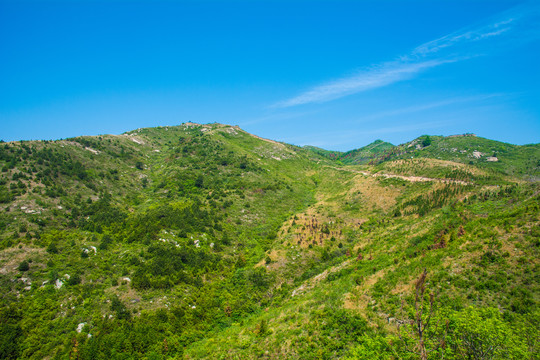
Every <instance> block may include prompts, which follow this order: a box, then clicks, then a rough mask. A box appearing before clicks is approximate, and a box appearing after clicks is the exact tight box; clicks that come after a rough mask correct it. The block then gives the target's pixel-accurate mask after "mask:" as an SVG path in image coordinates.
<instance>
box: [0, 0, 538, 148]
mask: <svg viewBox="0 0 540 360" xmlns="http://www.w3.org/2000/svg"><path fill="white" fill-rule="evenodd" d="M538 64H540V2H538V1H532V2H531V1H502V0H501V1H496V0H492V1H487V0H461V1H458V0H438V1H434V0H430V1H427V0H426V1H397V0H394V1H385V0H378V1H375V0H366V1H316V0H315V1H294V0H289V1H279V0H277V1H276V0H275V1H256V0H255V1H225V0H223V1H127V0H112V1H83V0H71V1H54V2H53V1H45V0H41V1H39V0H34V1H27V0H17V1H15V0H9V1H6V0H0V139H3V140H5V141H12V140H20V139H25V140H28V139H59V138H66V137H72V136H78V135H97V134H106V133H112V134H119V133H122V132H124V131H129V130H132V129H135V128H139V127H151V126H159V125H176V124H181V123H183V122H188V121H193V122H198V123H208V122H220V123H226V124H231V125H239V126H241V127H242V128H243V129H245V130H247V131H249V132H252V133H255V134H257V135H259V136H263V137H267V138H272V139H276V140H280V141H286V142H289V143H292V144H296V145H306V144H310V145H316V146H320V147H323V148H327V149H332V150H350V149H353V148H357V147H361V146H364V145H367V144H368V143H370V142H372V141H374V140H376V139H383V140H386V141H390V142H392V143H394V144H399V143H402V142H405V141H408V140H411V139H413V138H415V137H417V136H419V135H422V134H432V135H451V134H457V133H467V132H472V133H476V134H478V135H479V136H483V137H487V138H491V139H495V140H500V141H505V142H510V143H515V144H525V143H537V142H539V141H540V85H539V84H540V65H538Z"/></svg>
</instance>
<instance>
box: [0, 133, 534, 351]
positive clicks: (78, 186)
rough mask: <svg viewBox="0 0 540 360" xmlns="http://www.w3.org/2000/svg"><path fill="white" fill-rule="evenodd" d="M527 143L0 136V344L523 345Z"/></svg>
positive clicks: (527, 301)
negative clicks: (334, 147)
mask: <svg viewBox="0 0 540 360" xmlns="http://www.w3.org/2000/svg"><path fill="white" fill-rule="evenodd" d="M454 149H455V150H454ZM539 149H540V147H539V145H538V144H535V145H527V146H516V145H510V144H504V143H500V142H496V141H492V140H488V139H482V138H479V137H476V136H472V135H467V136H458V137H438V136H429V137H428V136H422V137H420V138H418V139H415V140H413V141H411V142H409V143H406V144H401V145H398V146H392V145H391V144H388V143H384V142H382V141H376V142H374V143H373V144H370V145H368V146H367V147H364V148H361V149H358V150H353V151H351V152H348V153H340V152H330V151H326V150H323V149H318V148H314V147H297V146H293V145H289V144H285V143H280V142H276V141H273V140H269V139H263V138H260V137H258V136H255V135H252V134H249V133H247V132H245V131H243V130H242V129H240V128H238V127H233V126H228V125H222V124H207V125H199V124H194V123H186V124H182V125H179V126H169V127H158V128H146V129H137V130H134V131H130V132H127V133H124V134H122V135H103V136H93V137H90V136H82V137H76V138H71V139H65V140H58V141H21V142H10V143H3V144H0V168H1V169H2V172H1V173H0V204H1V205H2V207H1V210H2V211H1V212H0V287H1V289H2V291H1V292H0V319H1V322H0V357H1V358H5V359H16V358H21V359H22V358H24V359H42V358H55V359H56V358H58V359H64V358H80V359H101V358H140V359H166V358H185V359H199V358H208V359H216V358H223V359H235V358H238V359H255V358H257V359H259V358H261V359H276V358H291V359H321V358H323V359H334V358H344V359H365V358H379V359H392V358H403V359H417V358H419V357H421V356H423V355H422V354H423V353H426V352H428V354H429V355H428V358H441V357H442V356H444V357H446V358H458V359H460V358H479V357H480V356H484V357H487V358H502V357H505V358H531V359H532V358H534V357H535V356H536V355H535V354H537V353H538V352H539V349H538V344H539V342H538V340H539V339H540V328H539V326H538V324H540V312H539V311H538V308H539V307H538V305H539V301H540V299H539V296H540V289H539V285H538V284H539V281H538V276H539V273H540V272H539V269H540V263H539V260H538V259H540V257H539V249H540V242H539V239H540V232H539V230H538V229H540V226H539V225H540V224H539V222H540V211H539V203H540V202H539V200H540V186H539V183H538V161H539V159H540V150H539ZM475 152H479V153H481V155H479V156H476V155H475V154H476V153H475ZM488 157H496V158H497V161H493V160H488ZM368 161H369V162H370V164H366V162H368ZM428 318H429V319H428ZM413 324H416V329H418V326H419V325H420V326H421V327H422V329H424V330H425V331H422V332H418V331H414V329H415V327H414V326H412V325H413ZM482 354H483V355H482Z"/></svg>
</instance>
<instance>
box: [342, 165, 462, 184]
mask: <svg viewBox="0 0 540 360" xmlns="http://www.w3.org/2000/svg"><path fill="white" fill-rule="evenodd" d="M338 170H344V171H349V172H354V173H357V174H362V175H364V176H370V177H383V178H385V179H391V178H395V179H401V180H406V181H410V182H422V181H433V182H438V183H443V184H458V185H471V184H472V183H470V182H467V181H463V180H454V179H438V178H428V177H424V176H405V175H395V174H383V173H375V174H372V173H370V172H367V171H360V170H353V169H345V168H338Z"/></svg>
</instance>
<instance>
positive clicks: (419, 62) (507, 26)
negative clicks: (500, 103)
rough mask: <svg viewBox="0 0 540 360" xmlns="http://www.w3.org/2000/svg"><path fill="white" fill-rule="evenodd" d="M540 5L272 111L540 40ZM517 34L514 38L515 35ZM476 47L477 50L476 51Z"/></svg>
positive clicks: (518, 9) (456, 34)
mask: <svg viewBox="0 0 540 360" xmlns="http://www.w3.org/2000/svg"><path fill="white" fill-rule="evenodd" d="M539 13H540V7H539V6H538V4H534V3H528V4H525V5H521V6H518V7H515V8H513V9H510V10H508V11H505V12H503V13H500V14H498V15H497V16H495V17H494V18H491V21H490V22H488V23H487V24H481V25H478V26H476V27H472V28H465V29H462V30H459V31H457V32H454V33H451V34H448V35H446V36H443V37H440V38H438V39H435V40H432V41H429V42H426V43H424V44H422V45H419V46H417V47H416V48H414V49H413V50H412V51H411V52H410V53H409V54H407V55H404V56H400V57H399V58H398V59H397V60H394V61H389V62H384V63H381V64H378V65H375V66H372V67H370V68H368V69H367V70H363V71H360V72H358V73H356V74H354V75H352V76H347V77H343V78H341V79H338V80H335V81H331V82H327V83H325V84H322V85H318V86H315V87H313V88H311V89H309V90H307V91H305V92H303V93H301V94H300V95H297V96H295V97H292V98H290V99H286V100H284V101H280V102H278V103H276V104H274V105H272V106H271V107H272V108H289V107H293V106H298V105H305V104H312V103H323V102H327V101H331V100H335V99H339V98H341V97H344V96H347V95H351V94H355V93H359V92H362V91H367V90H371V89H376V88H380V87H384V86H388V85H391V84H394V83H397V82H400V81H405V80H410V79H412V78H414V77H415V76H417V75H419V74H420V73H422V72H424V71H426V70H428V69H431V68H435V67H438V66H440V65H443V64H448V63H452V62H457V61H462V60H466V59H469V58H471V57H474V56H476V55H475V54H474V52H475V51H476V50H477V48H478V45H479V43H480V42H487V41H489V40H495V39H501V38H503V37H506V38H507V40H509V41H514V42H515V40H516V39H519V41H528V40H532V39H536V38H538V37H540V31H538V30H539V26H538V22H537V20H538V15H539ZM511 35H514V36H511ZM473 47H474V48H473Z"/></svg>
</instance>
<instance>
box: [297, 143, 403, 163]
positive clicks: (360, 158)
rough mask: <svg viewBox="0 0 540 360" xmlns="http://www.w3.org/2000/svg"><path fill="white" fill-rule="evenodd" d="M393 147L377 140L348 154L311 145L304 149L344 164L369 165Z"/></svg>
mask: <svg viewBox="0 0 540 360" xmlns="http://www.w3.org/2000/svg"><path fill="white" fill-rule="evenodd" d="M393 147H394V145H392V144H390V143H388V142H385V141H382V140H375V141H374V142H372V143H371V144H369V145H366V146H364V147H362V148H359V149H354V150H350V151H347V152H340V151H330V150H325V149H321V148H318V147H315V146H309V145H308V146H304V149H307V150H310V151H312V152H314V153H316V154H318V155H321V156H324V157H326V158H328V159H332V160H338V161H341V162H342V163H344V164H367V163H368V162H370V161H371V160H373V159H375V158H376V157H377V156H378V155H380V154H381V153H383V152H386V151H387V150H389V149H392V148H393Z"/></svg>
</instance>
